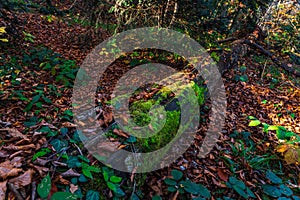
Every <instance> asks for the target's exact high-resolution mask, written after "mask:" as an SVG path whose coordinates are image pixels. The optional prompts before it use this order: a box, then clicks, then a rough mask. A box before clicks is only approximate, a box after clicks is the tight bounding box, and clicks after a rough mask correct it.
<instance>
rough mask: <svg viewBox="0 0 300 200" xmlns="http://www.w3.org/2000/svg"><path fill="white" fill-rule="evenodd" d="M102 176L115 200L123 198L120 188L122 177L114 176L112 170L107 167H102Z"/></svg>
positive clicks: (123, 194)
mask: <svg viewBox="0 0 300 200" xmlns="http://www.w3.org/2000/svg"><path fill="white" fill-rule="evenodd" d="M102 175H103V178H104V180H105V182H106V184H107V187H108V188H109V189H111V191H113V193H114V197H115V199H117V198H120V197H124V196H125V193H124V191H123V190H122V189H121V187H120V183H121V181H122V177H119V176H116V175H115V174H114V170H113V169H111V168H108V167H102Z"/></svg>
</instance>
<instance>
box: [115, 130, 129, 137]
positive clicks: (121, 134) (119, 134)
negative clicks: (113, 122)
mask: <svg viewBox="0 0 300 200" xmlns="http://www.w3.org/2000/svg"><path fill="white" fill-rule="evenodd" d="M113 133H114V134H116V135H118V136H121V137H125V138H129V135H128V134H127V133H125V132H124V131H122V130H121V129H116V128H115V129H114V130H113Z"/></svg>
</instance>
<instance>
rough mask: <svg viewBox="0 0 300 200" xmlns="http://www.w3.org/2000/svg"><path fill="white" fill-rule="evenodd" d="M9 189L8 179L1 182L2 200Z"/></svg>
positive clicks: (0, 197)
mask: <svg viewBox="0 0 300 200" xmlns="http://www.w3.org/2000/svg"><path fill="white" fill-rule="evenodd" d="M6 190H7V181H4V182H0V200H4V199H5V196H6Z"/></svg>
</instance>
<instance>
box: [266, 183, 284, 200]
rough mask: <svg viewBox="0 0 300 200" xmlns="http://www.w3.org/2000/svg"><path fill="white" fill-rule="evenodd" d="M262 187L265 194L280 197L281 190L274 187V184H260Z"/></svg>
mask: <svg viewBox="0 0 300 200" xmlns="http://www.w3.org/2000/svg"><path fill="white" fill-rule="evenodd" d="M262 189H263V191H264V193H265V194H267V195H269V196H271V197H275V198H277V197H280V196H281V192H280V190H279V189H278V188H277V187H275V186H272V185H263V186H262Z"/></svg>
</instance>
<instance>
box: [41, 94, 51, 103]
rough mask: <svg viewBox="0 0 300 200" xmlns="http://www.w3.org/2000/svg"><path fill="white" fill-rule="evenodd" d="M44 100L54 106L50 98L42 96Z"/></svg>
mask: <svg viewBox="0 0 300 200" xmlns="http://www.w3.org/2000/svg"><path fill="white" fill-rule="evenodd" d="M42 98H43V100H44V101H45V102H46V103H49V104H52V101H51V99H49V98H48V97H45V96H42Z"/></svg>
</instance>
